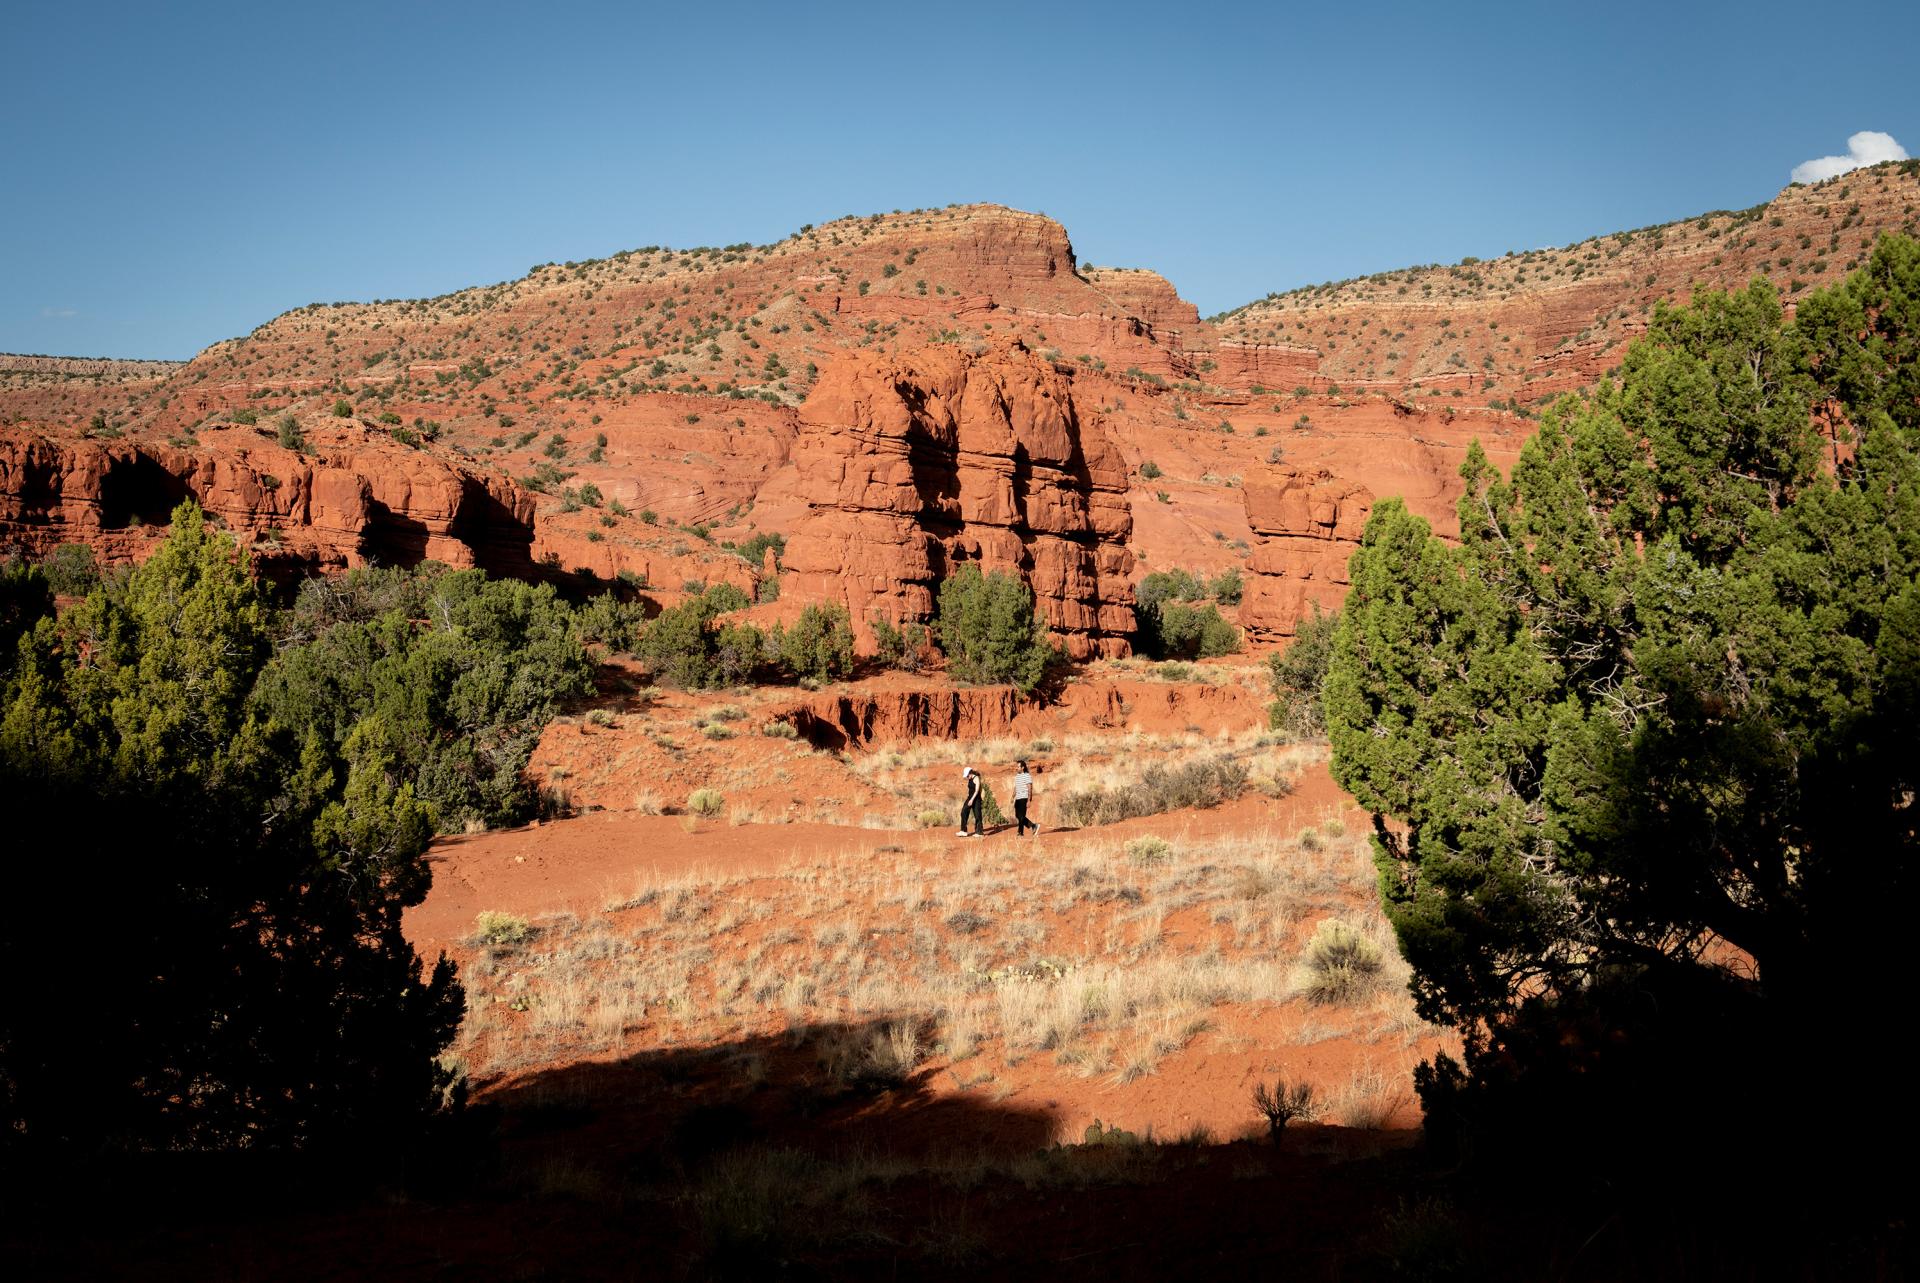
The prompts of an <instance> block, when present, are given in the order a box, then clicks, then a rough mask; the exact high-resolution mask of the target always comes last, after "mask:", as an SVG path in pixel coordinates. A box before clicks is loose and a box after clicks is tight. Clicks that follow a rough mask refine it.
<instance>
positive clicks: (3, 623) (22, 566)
mask: <svg viewBox="0 0 1920 1283" xmlns="http://www.w3.org/2000/svg"><path fill="white" fill-rule="evenodd" d="M51 614H53V586H52V585H51V584H49V583H48V582H47V574H46V571H44V570H43V569H41V568H40V567H39V566H36V565H33V564H32V563H31V562H26V561H21V560H20V559H18V558H15V557H9V558H8V559H7V560H6V561H3V562H0V665H6V664H10V663H11V662H12V661H13V649H14V647H15V646H16V645H17V644H18V643H19V641H20V638H21V637H23V636H25V635H27V634H29V633H31V632H32V631H33V629H34V626H35V625H36V624H38V623H39V622H40V621H41V620H42V619H44V618H46V617H47V616H49V615H51Z"/></svg>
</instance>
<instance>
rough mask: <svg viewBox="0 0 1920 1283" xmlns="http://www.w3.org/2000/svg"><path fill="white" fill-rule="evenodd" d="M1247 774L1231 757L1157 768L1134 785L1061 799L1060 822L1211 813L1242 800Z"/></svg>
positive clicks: (1076, 792) (1079, 792)
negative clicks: (1187, 810) (1188, 810)
mask: <svg viewBox="0 0 1920 1283" xmlns="http://www.w3.org/2000/svg"><path fill="white" fill-rule="evenodd" d="M1246 785H1247V768H1246V766H1245V765H1244V764H1242V763H1240V762H1238V761H1235V760H1234V759H1233V758H1231V757H1215V758H1207V759H1203V760H1200V761H1195V762H1185V763H1182V764H1180V765H1178V766H1168V765H1164V764H1155V765H1153V766H1150V767H1148V768H1147V769H1146V770H1145V771H1144V772H1142V773H1141V775H1140V777H1139V779H1137V780H1135V781H1133V782H1132V783H1130V784H1119V785H1115V786H1114V787H1112V788H1100V787H1095V788H1087V789H1076V790H1074V791H1072V792H1069V793H1067V794H1066V795H1064V796H1063V797H1061V799H1060V801H1059V803H1058V805H1059V808H1060V817H1061V819H1063V820H1064V821H1065V822H1066V823H1068V824H1074V825H1093V824H1117V823H1119V822H1120V821H1121V820H1131V819H1135V818H1137V817H1139V816H1142V815H1159V814H1160V813H1162V812H1164V811H1172V810H1177V809H1179V808H1181V807H1202V808H1204V807H1212V806H1218V805H1220V804H1221V803H1223V802H1230V801H1232V800H1233V799H1234V798H1236V797H1239V796H1240V794H1241V792H1242V791H1243V790H1244V789H1245V788H1246Z"/></svg>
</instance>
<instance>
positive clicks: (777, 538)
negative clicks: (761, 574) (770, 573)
mask: <svg viewBox="0 0 1920 1283" xmlns="http://www.w3.org/2000/svg"><path fill="white" fill-rule="evenodd" d="M769 548H771V549H773V564H774V568H775V569H776V570H777V569H779V566H780V558H781V557H783V556H785V555H786V551H787V537H786V536H785V535H783V534H777V533H775V532H774V531H771V530H762V531H759V532H758V533H756V534H754V535H752V536H750V537H749V538H747V539H746V540H744V541H742V542H741V543H740V544H739V545H738V546H736V547H735V548H734V551H735V552H737V553H739V554H740V555H741V556H742V557H743V558H745V559H746V562H747V564H748V565H750V566H752V567H753V568H754V569H755V570H758V569H760V567H762V566H763V565H765V564H766V560H767V549H769Z"/></svg>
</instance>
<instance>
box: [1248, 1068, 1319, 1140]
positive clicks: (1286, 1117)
mask: <svg viewBox="0 0 1920 1283" xmlns="http://www.w3.org/2000/svg"><path fill="white" fill-rule="evenodd" d="M1253 1107H1254V1108H1255V1109H1257V1110H1259V1111H1260V1116H1261V1117H1262V1118H1265V1119H1266V1120H1267V1138H1268V1139H1269V1140H1271V1141H1272V1142H1273V1143H1274V1144H1276V1145H1278V1144H1279V1143H1280V1135H1281V1133H1282V1132H1284V1131H1285V1130H1286V1127H1287V1124H1288V1123H1290V1122H1292V1121H1293V1120H1294V1119H1296V1118H1307V1117H1309V1116H1310V1114H1311V1113H1312V1110H1313V1084H1312V1083H1295V1084H1293V1085H1292V1086H1291V1087H1289V1086H1288V1085H1287V1084H1286V1082H1285V1080H1281V1079H1276V1080H1275V1082H1274V1084H1273V1086H1272V1087H1268V1086H1267V1085H1266V1084H1265V1083H1256V1084H1255V1085H1254V1088H1253Z"/></svg>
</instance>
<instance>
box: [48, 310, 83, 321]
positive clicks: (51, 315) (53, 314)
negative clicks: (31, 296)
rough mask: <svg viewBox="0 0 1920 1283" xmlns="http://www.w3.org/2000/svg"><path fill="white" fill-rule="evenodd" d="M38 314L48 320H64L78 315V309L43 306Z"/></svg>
mask: <svg viewBox="0 0 1920 1283" xmlns="http://www.w3.org/2000/svg"><path fill="white" fill-rule="evenodd" d="M40 315H41V317H42V318H43V319H45V320H49V321H65V320H70V319H72V318H73V317H76V316H78V315H80V310H79V309H78V308H72V307H43V308H41V309H40Z"/></svg>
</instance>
